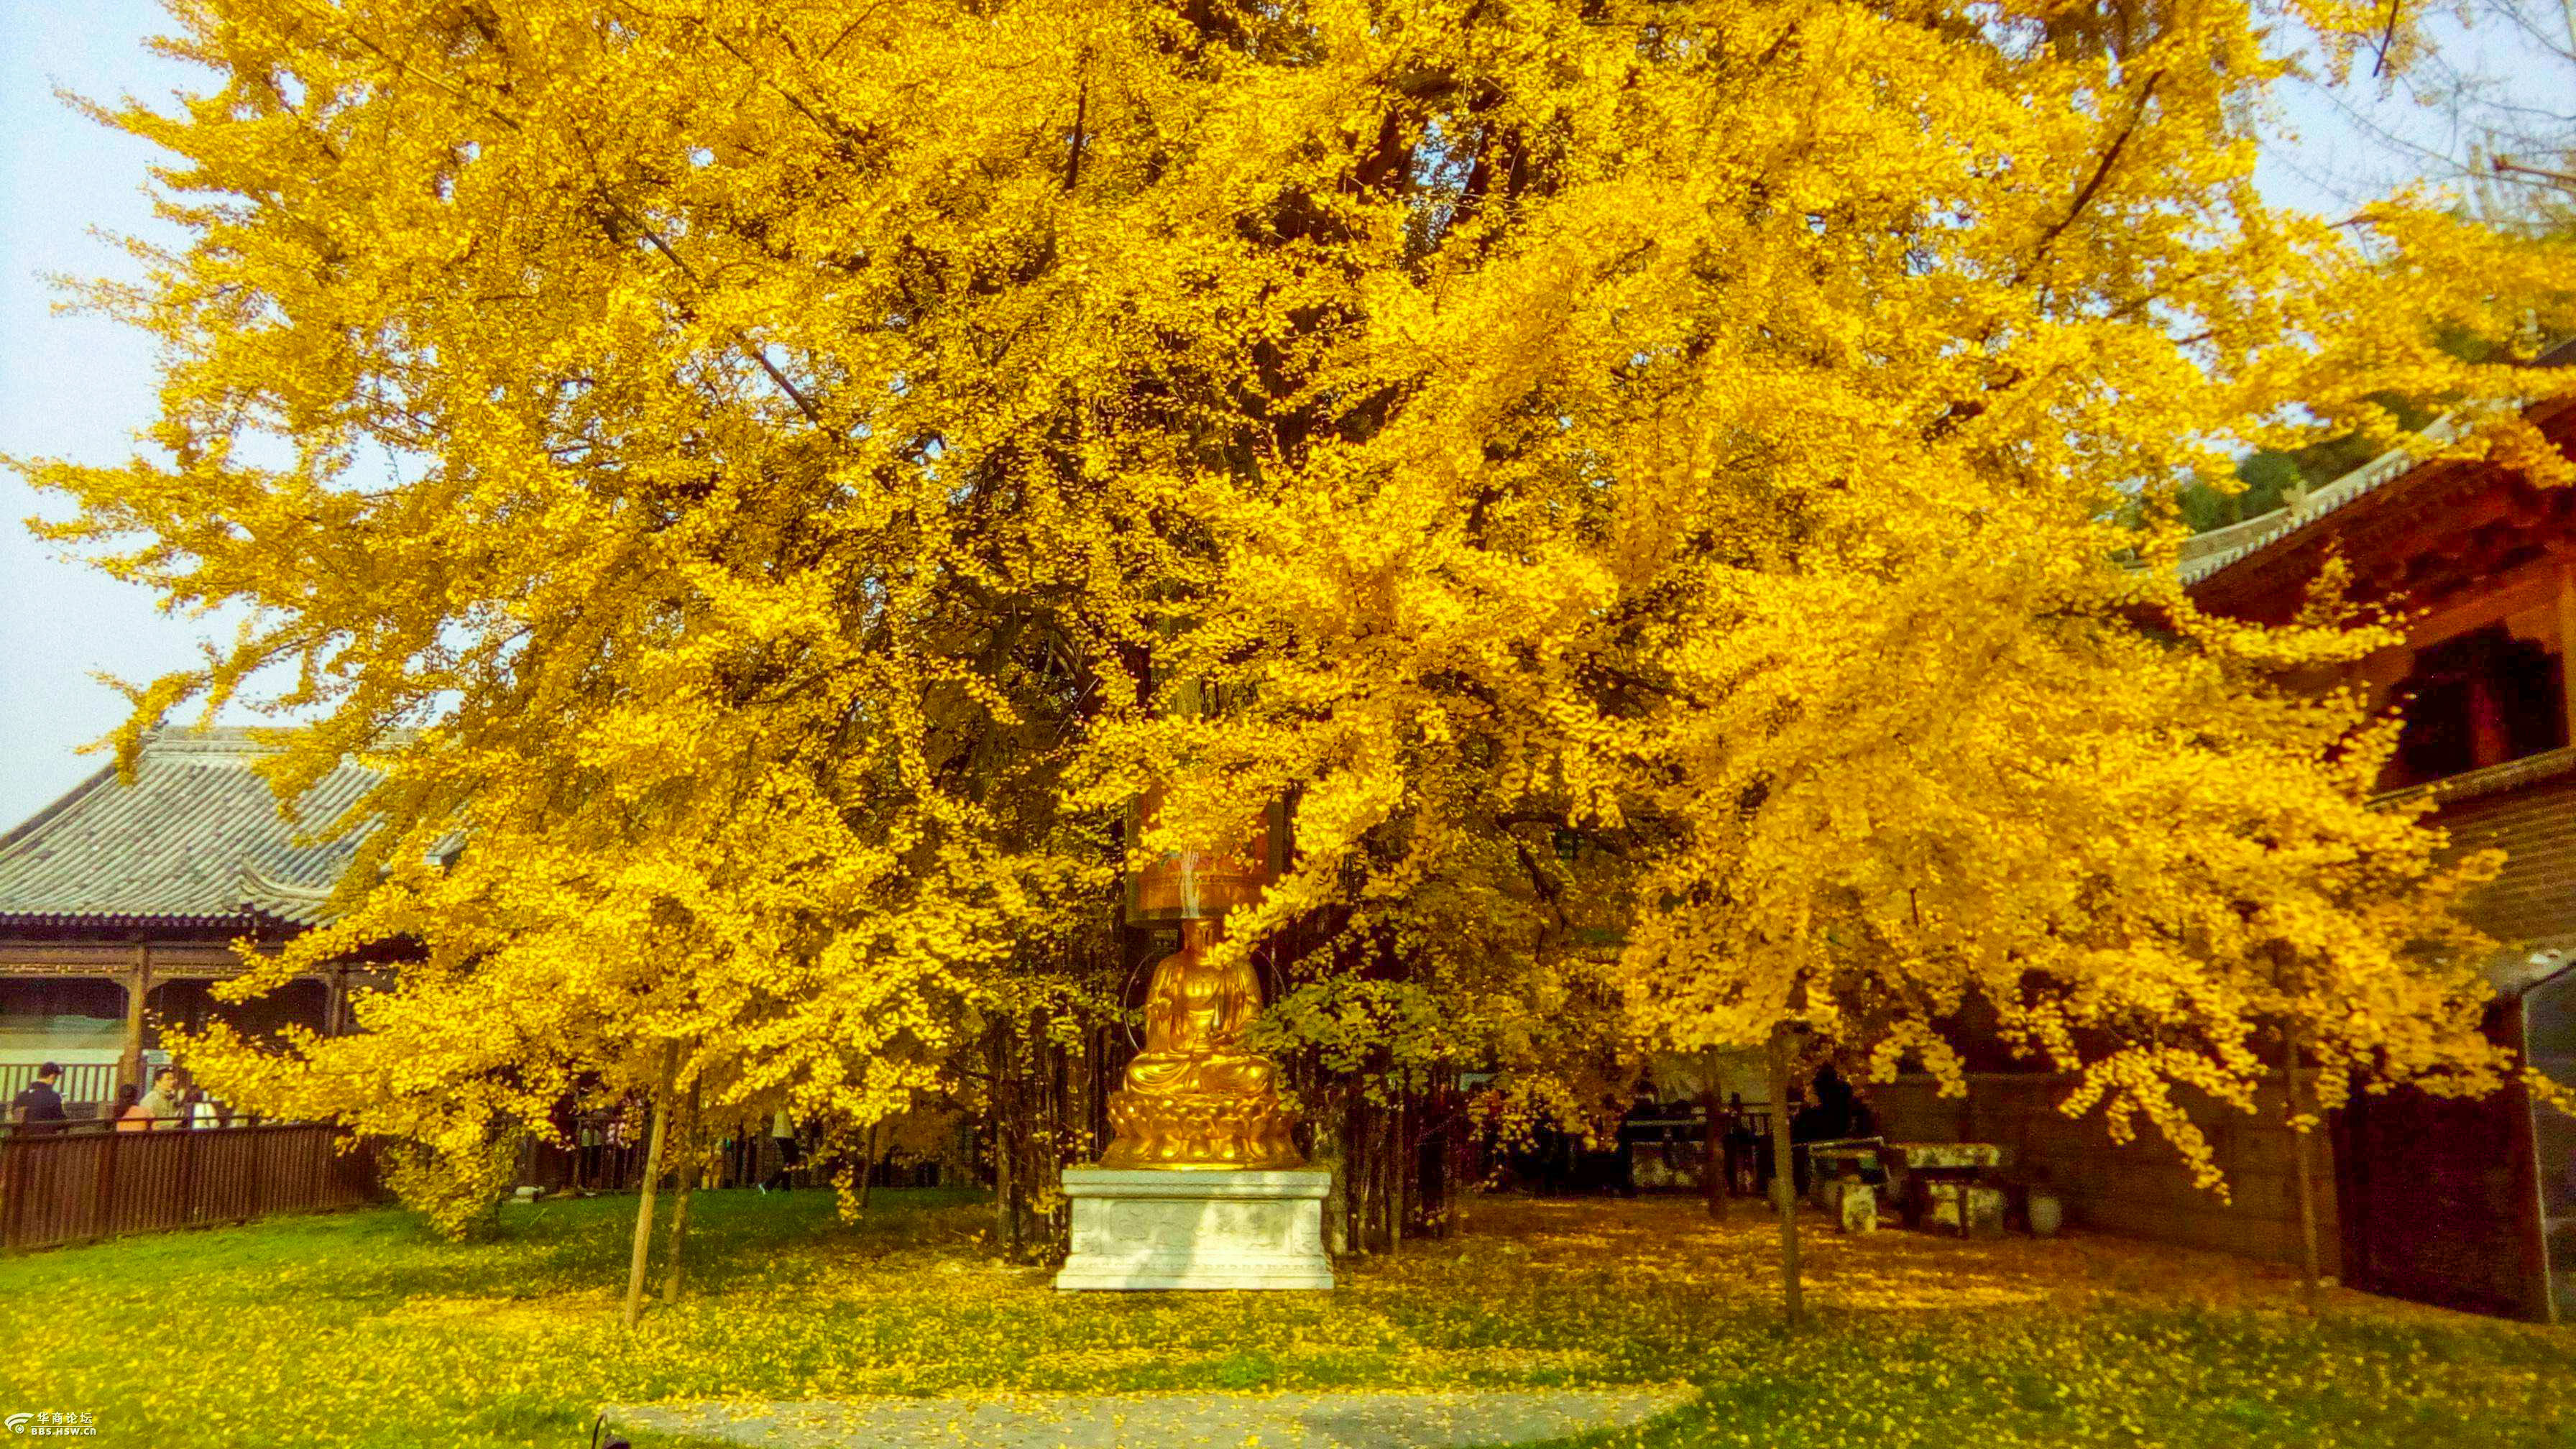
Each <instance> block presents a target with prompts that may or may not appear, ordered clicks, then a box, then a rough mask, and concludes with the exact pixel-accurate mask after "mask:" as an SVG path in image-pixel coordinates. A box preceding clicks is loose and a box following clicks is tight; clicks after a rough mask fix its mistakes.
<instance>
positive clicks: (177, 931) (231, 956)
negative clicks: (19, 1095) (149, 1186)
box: [0, 729, 374, 1115]
mask: <svg viewBox="0 0 2576 1449" xmlns="http://www.w3.org/2000/svg"><path fill="white" fill-rule="evenodd" d="M261 753H262V747H261V746H259V745H257V744H255V743H254V742H253V741H252V740H251V738H250V735H249V732H247V731H244V730H234V729H216V730H205V731H194V732H183V731H177V730H164V731H162V732H160V733H157V734H155V735H154V736H152V737H151V738H150V739H149V740H148V741H147V742H146V743H145V745H144V747H143V751H142V755H141V758H140V760H139V761H138V762H137V765H136V769H135V778H134V781H133V783H132V784H130V785H129V784H126V783H123V782H120V781H119V780H118V778H117V774H116V771H115V769H114V768H113V767H112V766H111V767H109V768H107V769H103V770H100V771H99V772H98V773H97V774H94V775H92V776H90V777H89V778H88V779H86V780H84V781H82V782H81V783H80V784H79V785H77V786H75V787H74V788H73V789H72V790H71V792H70V793H69V794H66V795H65V796H63V797H62V798H61V799H60V800H57V801H55V802H54V803H53V804H52V805H50V806H47V807H46V808H45V809H43V810H41V811H39V812H38V813H37V814H36V815H35V816H34V818H32V819H30V820H28V821H27V822H25V823H24V824H22V825H19V826H18V827H17V828H15V829H13V830H11V831H9V832H8V833H7V834H5V835H0V1091H5V1092H9V1093H14V1092H16V1091H17V1090H18V1088H19V1087H21V1086H23V1085H24V1084H25V1083H26V1081H27V1080H28V1079H30V1078H32V1077H33V1075H34V1074H35V1070H36V1067H37V1065H38V1064H39V1063H41V1062H44V1061H48V1060H50V1061H55V1062H59V1063H61V1064H62V1065H63V1067H64V1069H65V1070H64V1081H63V1084H62V1092H63V1096H64V1098H65V1100H66V1101H68V1102H71V1103H73V1104H75V1105H74V1112H75V1114H76V1115H77V1114H80V1113H81V1112H82V1111H83V1107H82V1105H81V1104H88V1103H96V1102H100V1101H104V1100H106V1099H108V1098H110V1097H112V1096H113V1094H114V1091H115V1088H116V1086H117V1084H118V1083H120V1082H139V1081H140V1080H141V1079H142V1076H143V1074H144V1073H145V1071H146V1070H147V1069H148V1068H149V1067H150V1066H152V1065H153V1064H155V1063H157V1062H159V1061H161V1060H163V1059H164V1057H163V1054H162V1052H161V1051H160V1033H161V1030H162V1028H163V1027H165V1026H172V1027H184V1028H190V1029H195V1028H199V1027H202V1026H203V1025H204V1024H205V1023H206V1022H207V1021H208V1020H209V1019H210V1018H220V1019H222V1020H225V1021H228V1022H230V1023H232V1024H233V1025H234V1026H235V1027H237V1028H238V1029H240V1030H243V1031H245V1032H250V1033H258V1034H271V1033H274V1032H276V1031H277V1030H278V1029H280V1028H281V1027H284V1026H286V1025H288V1024H295V1025H301V1026H304V1027H308V1028H311V1029H313V1030H315V1031H321V1032H336V1031H339V1030H341V1029H342V1025H343V1022H344V1020H345V1018H346V1015H347V1000H348V993H349V990H350V989H351V987H352V985H353V984H357V985H365V984H370V983H371V982H372V980H373V975H374V968H373V967H371V965H370V963H367V962H348V963H340V964H335V965H334V966H333V967H332V968H331V969H330V970H328V971H327V972H324V973H321V974H315V975H308V976H303V977H299V978H297V979H296V980H294V981H292V982H289V983H288V984H287V985H285V986H284V987H283V988H281V989H279V990H278V991H276V992H273V993H271V994H269V995H267V996H265V997H263V998H261V999H259V1000H256V1001H252V1002H246V1003H241V1004H231V1003H223V1002H218V1001H216V1000H215V999H214V997H213V996H212V995H211V994H210V991H209V988H210V987H212V986H213V985H214V984H215V983H216V982H218V981H221V980H223V979H224V978H226V977H229V976H236V975H239V974H241V973H242V971H243V970H244V969H245V965H244V962H243V960H242V958H241V956H240V955H239V954H237V951H238V949H239V948H241V947H243V946H245V945H247V946H248V947H249V949H252V950H255V951H263V952H266V951H274V950H276V949H277V948H278V947H280V946H282V945H283V944H284V943H285V942H286V941H288V940H290V939H292V938H293V937H294V936H295V935H297V934H298V933H300V932H302V931H305V930H307V929H309V928H311V927H312V926H314V925H316V924H318V923H319V922H320V921H321V920H322V919H323V912H324V907H325V904H326V902H327V901H328V899H329V896H330V893H331V890H332V887H333V885H334V884H335V883H336V882H337V881H338V880H339V878H340V875H341V873H342V871H344V870H345V869H346V868H347V866H348V863H349V861H350V859H351V857H352V856H353V854H354V853H355V852H356V849H357V842H356V840H355V839H354V838H350V839H342V840H337V841H332V842H329V843H320V844H317V843H313V842H312V841H311V840H310V839H309V835H310V833H311V832H315V831H318V830H320V829H322V828H323V827H325V826H327V825H329V824H330V823H331V822H332V821H333V820H334V819H336V818H337V816H338V815H339V814H340V812H341V811H343V810H344V809H346V808H347V806H348V805H349V804H350V803H351V802H353V801H355V800H357V799H358V798H360V797H361V796H362V795H363V794H364V793H365V792H366V790H367V789H368V787H369V786H370V785H371V784H372V783H373V776H371V775H370V774H369V773H368V772H366V771H364V770H362V769H359V768H357V767H355V766H348V765H344V766H342V767H340V768H339V769H338V770H335V771H334V772H332V774H330V775H329V776H328V777H326V778H325V779H323V780H322V781H321V783H319V784H318V785H316V786H315V787H314V788H313V789H312V790H311V791H309V792H308V793H307V794H306V795H305V796H304V798H303V799H302V800H300V801H299V802H297V809H296V810H295V811H294V812H292V815H291V816H290V815H289V814H287V813H284V812H281V811H280V809H279V807H278V802H277V800H276V797H275V796H274V795H273V794H272V793H271V792H270V790H269V787H268V784H267V782H266V781H265V780H263V779H262V778H261V777H260V775H259V774H258V773H257V772H256V770H255V769H254V768H253V766H254V764H255V763H256V762H257V760H258V759H259V758H260V755H261Z"/></svg>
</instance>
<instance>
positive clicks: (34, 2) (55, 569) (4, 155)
mask: <svg viewBox="0 0 2576 1449" xmlns="http://www.w3.org/2000/svg"><path fill="white" fill-rule="evenodd" d="M161 26H162V15H161V11H160V9H159V6H158V5H157V4H154V3H152V0H78V3H74V0H0V451H5V452H8V453H12V454H17V455H20V456H30V455H33V456H63V457H70V458H75V459H79V460H82V461H85V462H94V463H113V462H116V461H118V460H119V459H121V458H123V457H125V456H126V455H127V454H128V453H130V452H131V451H132V447H133V441H132V440H133V435H134V433H135V431H136V430H137V429H138V428H140V427H142V426H143V425H144V424H145V423H146V422H147V421H148V420H149V419H150V417H151V415H152V410H153V388H154V378H153V366H152V364H153V352H152V348H151V347H150V345H149V344H148V343H147V342H146V341H145V340H144V339H143V338H142V337H141V336H139V335H138V334H134V333H131V332H129V331H127V330H126V329H124V328H121V327H118V326H116V325H114V324H112V323H109V322H106V321H103V320H100V319H97V318H92V317H80V316H60V315H52V308H53V304H54V301H55V298H54V295H53V293H52V292H51V290H50V289H49V288H48V287H47V285H46V284H45V281H44V280H43V278H44V276H45V274H50V273H70V274H77V275H86V276H97V275H115V276H127V275H131V274H132V268H133V263H132V262H131V261H130V259H128V258H127V257H125V256H124V255H123V254H122V253H120V252H118V251H116V250H115V249H114V248H113V247H112V246H110V245H109V244H108V243H107V242H106V241H103V240H101V239H99V238H98V237H97V236H95V235H94V234H93V233H94V232H96V231H102V230H103V231H106V232H110V233H133V234H140V235H142V236H145V237H147V238H151V237H156V236H159V237H161V238H162V239H167V237H166V234H163V233H161V232H160V231H159V229H158V224H157V223H156V222H155V221H154V219H153V217H152V212H151V206H150V203H149V201H148V199H147V198H146V196H145V194H144V187H145V184H146V176H145V168H146V167H147V166H149V165H150V164H151V162H152V159H153V157H152V154H151V148H149V147H147V146H145V145H143V144H142V143H140V142H138V141H135V140H132V139H130V138H128V137H126V136H124V135H122V134H120V133H117V132H112V131H108V130H105V129H102V128H100V127H98V126H96V125H93V124H91V123H89V122H88V121H86V120H84V119H82V118H81V117H79V116H78V115H76V114H74V113H73V112H71V111H70V110H69V109H67V108H65V107H64V106H63V105H62V104H61V103H59V102H58V101H57V100H56V99H55V98H54V91H55V88H56V87H58V86H60V87H64V88H68V89H70V90H73V91H77V92H80V93H82V94H85V95H89V96H93V97H100V98H113V97H115V96H117V95H120V94H125V93H131V94H134V95H136V96H139V97H142V98H144V99H146V100H147V101H153V102H156V103H157V102H163V101H166V100H167V98H168V97H169V96H170V94H171V93H172V92H173V91H175V90H179V89H182V88H186V87H188V86H191V85H193V84H195V83H196V81H195V73H194V72H192V71H191V70H190V69H188V68H187V67H185V66H181V65H177V64H174V63H172V62H169V61H166V60H163V59H161V58H159V57H156V56H153V55H151V54H149V53H148V52H146V51H145V50H144V49H143V47H142V44H141V41H142V38H143V37H144V36H146V35H149V34H151V33H153V32H154V31H156V30H158V29H160V28H161ZM2498 43H2499V44H2503V45H2506V46H2508V47H2509V46H2510V45H2511V44H2512V42H2510V41H2500V42H2498ZM2497 56H2501V57H2502V58H2503V60H2504V62H2505V69H2506V70H2507V71H2508V72H2511V71H2514V70H2515V69H2516V68H2517V64H2518V62H2517V61H2516V60H2515V58H2514V56H2513V53H2512V52H2511V50H2510V49H2509V48H2508V49H2506V50H2503V51H2498V52H2495V53H2494V54H2493V55H2490V56H2489V57H2488V59H2490V60H2492V59H2495V58H2496V57H2497ZM2550 99H2551V102H2552V108H2553V109H2558V110H2564V109H2565V108H2566V106H2565V98H2564V97H2551V98H2550ZM2347 108H2349V109H2352V110H2357V111H2359V112H2361V113H2362V114H2363V115H2364V116H2365V117H2367V118H2368V119H2369V120H2370V121H2371V122H2372V123H2373V124H2376V125H2378V126H2380V127H2382V128H2385V129H2393V130H2398V131H2402V132H2405V133H2407V134H2409V135H2412V136H2415V137H2417V138H2418V139H2420V140H2423V141H2424V142H2425V143H2426V144H2428V145H2429V146H2431V147H2432V148H2433V149H2436V150H2440V149H2447V148H2448V139H2447V138H2446V137H2445V135H2444V134H2443V132H2442V128H2441V127H2440V125H2439V124H2438V123H2437V122H2429V121H2428V120H2427V118H2426V117H2425V116H2424V115H2423V114H2422V113H2420V112H2416V111H2415V110H2413V108H2411V107H2409V106H2408V105H2406V103H2405V101H2404V99H2403V98H2402V97H2391V98H2382V97H2380V96H2379V95H2378V94H2377V91H2376V88H2375V87H2373V86H2372V85H2371V84H2370V83H2369V82H2367V81H2366V80H2365V81H2359V82H2356V83H2355V84H2353V85H2351V86H2349V87H2346V88H2345V89H2344V90H2343V91H2341V92H2339V93H2338V94H2337V95H2335V96H2332V97H2321V96H2319V95H2317V94H2315V93H2313V92H2304V93H2294V94H2293V95H2292V96H2290V97H2289V104H2288V105H2287V107H2286V108H2285V115H2287V116H2288V117H2289V119H2291V120H2292V121H2293V122H2294V123H2295V124H2297V125H2298V126H2299V127H2300V128H2301V129H2302V130H2303V131H2304V132H2305V133H2306V135H2305V138H2304V141H2303V144H2301V145H2300V146H2298V147H2296V148H2291V147H2287V146H2277V147H2275V148H2274V149H2272V150H2271V151H2268V152H2267V153H2266V159H2265V172H2264V182H2265V186H2266V189H2267V190H2268V191H2269V192H2271V193H2272V194H2273V195H2274V196H2275V197H2276V199H2279V200H2282V201H2287V202H2291V203H2294V204H2298V205H2304V206H2310V207H2314V208H2317V209H2332V208H2338V207H2343V206H2348V205H2349V204H2350V203H2351V201H2352V200H2353V199H2354V198H2355V197H2357V196H2359V195H2362V194H2364V193H2365V192H2367V191H2368V190H2371V189H2373V188H2375V187H2376V186H2378V185H2382V184H2385V183H2387V182H2390V181H2393V180H2397V179H2400V178H2402V177H2403V176H2404V175H2405V174H2406V173H2407V172H2408V171H2410V170H2412V169H2413V168H2414V167H2415V166H2416V165H2417V164H2418V162H2417V161H2416V160H2414V159H2411V158H2409V157H2408V156H2407V154H2406V153H2404V152H2402V151H2397V150H2392V149H2390V148H2388V147H2385V146H2383V145H2379V144H2378V143H2376V142H2374V141H2373V140H2372V139H2371V137H2370V136H2369V135H2368V134H2366V132H2365V131H2364V130H2363V129H2360V128H2359V127H2357V126H2356V124H2355V123H2354V121H2353V120H2352V119H2351V117H2349V116H2348V115H2346V114H2345V110H2346V109H2347ZM39 511H43V512H48V513H59V511H60V508H59V505H58V504H56V503H53V502H51V501H50V500H39V499H38V498H37V497H35V496H34V495H33V494H32V493H30V491H29V490H28V489H27V488H26V486H25V485H24V484H23V483H21V482H20V481H19V480H18V479H17V477H16V476H15V475H14V474H5V473H0V830H5V829H6V828H8V827H9V826H10V825H13V824H15V823H17V822H18V821H20V820H22V819H24V818H26V817H27V816H28V815H30V814H32V813H33V812H35V811H36V810H38V809H40V808H42V807H43V806H44V805H45V804H46V803H47V802H48V801H50V800H52V799H53V798H54V797H56V796H57V795H59V794H61V793H62V792H63V791H64V790H65V789H67V788H69V787H70V786H71V785H72V784H74V783H75V782H77V781H78V780H79V779H80V778H81V777H82V776H84V775H86V774H87V773H88V772H89V771H91V770H93V769H95V768H97V766H98V764H99V759H98V757H96V756H82V755H79V754H77V753H76V751H77V750H78V749H79V747H80V746H82V745H84V744H87V743H89V742H91V741H93V740H96V739H98V738H99V737H100V736H101V735H103V734H105V733H106V732H107V731H108V730H109V729H111V728H113V727H114V726H115V724H116V723H117V721H118V720H119V719H120V718H121V716H122V714H123V709H124V706H123V701H122V700H121V698H120V697H119V696H118V695H117V694H116V693H115V692H114V691H112V690H110V689H109V688H108V687H107V686H105V685H103V684H100V683H98V682H96V681H95V680H93V679H92V678H91V675H92V674H93V672H95V671H100V670H105V671H108V672H111V673H114V674H118V675H122V676H124V677H127V678H130V679H142V678H148V677H150V676H152V675H154V674H156V673H159V672H162V671H164V670H167V669H171V668H175V667H179V666H182V665H185V664H186V663H188V662H189V661H190V659H191V658H192V657H193V656H194V647H193V642H192V641H194V640H195V639H197V638H198V637H200V636H201V635H202V634H203V633H204V631H205V630H206V629H207V627H208V626H207V625H206V624H205V623H203V622H191V621H187V620H184V619H176V618H171V617H167V616H164V615H162V614H160V613H159V612H158V611H156V609H155V608H154V607H153V603H152V600H151V599H150V598H148V597H147V596H145V595H144V594H143V592H142V591H140V590H138V589H134V588H130V587H127V586H125V585H122V584H118V583H115V582H113V581H111V580H109V579H107V578H106V577H104V576H103V575H100V574H98V573H96V572H94V571H92V570H90V569H88V568H86V567H84V566H81V565H78V564H75V563H70V562H66V561H63V560H61V559H58V558H56V557H54V556H52V554H51V552H50V551H49V550H48V549H47V548H45V547H44V546H43V545H40V544H38V543H37V542H35V541H34V540H33V539H31V538H30V537H28V535H27V534H26V533H25V531H24V530H23V529H21V528H20V527H18V523H17V521H18V520H19V519H22V518H25V517H27V516H28V515H29V514H31V513H36V512H39ZM227 632H228V630H227Z"/></svg>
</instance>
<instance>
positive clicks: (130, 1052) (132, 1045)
mask: <svg viewBox="0 0 2576 1449" xmlns="http://www.w3.org/2000/svg"><path fill="white" fill-rule="evenodd" d="M151 990H152V943H151V942H150V941H147V940H144V939H142V938H140V937H137V938H136V940H135V942H134V968H133V969H132V970H130V971H128V972H126V973H125V1055H124V1056H123V1057H121V1058H120V1059H119V1060H118V1063H117V1065H118V1069H119V1071H120V1073H121V1075H122V1076H123V1078H124V1080H125V1081H127V1082H131V1083H133V1084H134V1090H135V1091H137V1092H140V1091H142V1090H143V998H144V996H145V995H146V994H147V993H149V992H150V991H151Z"/></svg>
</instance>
